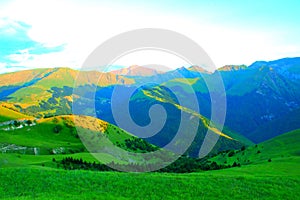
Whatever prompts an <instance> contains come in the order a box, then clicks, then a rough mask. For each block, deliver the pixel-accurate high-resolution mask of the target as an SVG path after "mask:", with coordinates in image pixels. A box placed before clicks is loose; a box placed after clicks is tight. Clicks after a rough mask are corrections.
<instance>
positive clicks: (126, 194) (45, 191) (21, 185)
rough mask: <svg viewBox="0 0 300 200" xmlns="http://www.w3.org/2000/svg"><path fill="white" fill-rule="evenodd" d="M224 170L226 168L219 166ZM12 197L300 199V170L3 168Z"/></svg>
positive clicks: (3, 185)
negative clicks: (171, 171)
mask: <svg viewBox="0 0 300 200" xmlns="http://www.w3.org/2000/svg"><path fill="white" fill-rule="evenodd" d="M219 172H221V171H219ZM0 177H1V181H0V198H8V199H33V198H37V199H299V196H300V178H299V176H265V175H262V176H256V175H245V174H244V175H237V174H236V175H232V174H231V173H229V174H227V173H226V170H223V173H218V174H214V173H192V174H163V173H118V172H91V171H63V170H50V169H47V168H45V169H41V168H39V167H37V168H5V169H1V170H0Z"/></svg>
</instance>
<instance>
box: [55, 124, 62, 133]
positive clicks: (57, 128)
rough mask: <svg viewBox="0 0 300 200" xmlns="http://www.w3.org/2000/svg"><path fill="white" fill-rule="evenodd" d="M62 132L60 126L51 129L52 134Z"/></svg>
mask: <svg viewBox="0 0 300 200" xmlns="http://www.w3.org/2000/svg"><path fill="white" fill-rule="evenodd" d="M61 130H62V126H61V125H56V126H54V128H53V132H54V133H59V132H60V131H61Z"/></svg>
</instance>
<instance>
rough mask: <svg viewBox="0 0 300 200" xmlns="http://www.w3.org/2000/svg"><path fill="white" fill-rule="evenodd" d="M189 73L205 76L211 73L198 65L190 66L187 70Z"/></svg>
mask: <svg viewBox="0 0 300 200" xmlns="http://www.w3.org/2000/svg"><path fill="white" fill-rule="evenodd" d="M188 70H189V71H193V72H200V73H206V74H210V73H211V72H209V71H207V70H206V69H204V68H202V67H200V66H198V65H192V66H190V67H189V68H188Z"/></svg>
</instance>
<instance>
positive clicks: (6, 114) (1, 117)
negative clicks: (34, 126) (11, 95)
mask: <svg viewBox="0 0 300 200" xmlns="http://www.w3.org/2000/svg"><path fill="white" fill-rule="evenodd" d="M24 118H26V119H32V118H33V117H31V116H27V115H24V114H22V113H20V112H17V111H15V110H13V109H9V108H8V107H7V106H5V105H4V104H0V123H1V122H5V121H9V120H13V119H24Z"/></svg>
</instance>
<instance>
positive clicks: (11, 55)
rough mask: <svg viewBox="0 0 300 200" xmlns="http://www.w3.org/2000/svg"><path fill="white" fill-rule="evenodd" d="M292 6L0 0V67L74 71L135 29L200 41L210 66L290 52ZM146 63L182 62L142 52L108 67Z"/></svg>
mask: <svg viewBox="0 0 300 200" xmlns="http://www.w3.org/2000/svg"><path fill="white" fill-rule="evenodd" d="M299 10H300V1H236V0H234V1H220V0H219V1H216V0H211V1H163V0H160V1H156V0H154V1H151V2H149V1H136V0H129V1H126V3H125V2H124V1H121V0H118V1H95V0H94V1H83V0H73V1H71V0H52V1H50V0H44V1H42V2H41V1H38V0H28V1H22V0H13V1H6V0H4V1H1V2H0V69H1V71H0V72H1V73H4V72H9V71H16V70H20V69H30V68H36V67H62V66H64V67H72V68H80V67H81V65H82V63H83V62H84V60H85V59H86V58H87V56H88V55H89V54H90V53H91V51H93V50H94V49H95V48H96V47H97V46H98V45H100V44H101V43H102V42H104V41H105V40H107V39H109V38H110V37H113V36H115V35H117V34H119V33H122V32H125V31H129V30H133V29H138V28H165V29H169V30H173V31H177V32H179V33H182V34H184V35H186V36H187V37H189V38H191V39H192V40H194V41H195V42H197V43H198V44H199V45H200V46H202V47H203V48H204V50H205V51H206V52H207V53H208V55H209V56H210V57H211V58H212V60H213V61H214V63H215V65H216V67H221V66H223V65H225V64H247V65H249V64H251V63H252V62H254V61H256V60H273V59H278V58H282V57H296V56H299V55H300V37H299V35H300V26H299V24H300V16H299V15H300V14H299ZM148 53H149V52H148ZM149 58H151V59H152V60H151V59H149ZM149 62H151V64H153V63H156V64H163V65H167V66H170V67H171V68H177V67H181V66H182V65H186V63H184V62H181V61H179V60H178V59H173V58H172V57H165V56H162V55H161V56H159V55H156V54H153V55H146V53H145V55H144V56H142V54H138V56H128V58H123V59H120V60H118V61H116V63H115V64H116V65H117V66H128V65H135V64H137V65H146V64H149Z"/></svg>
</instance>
